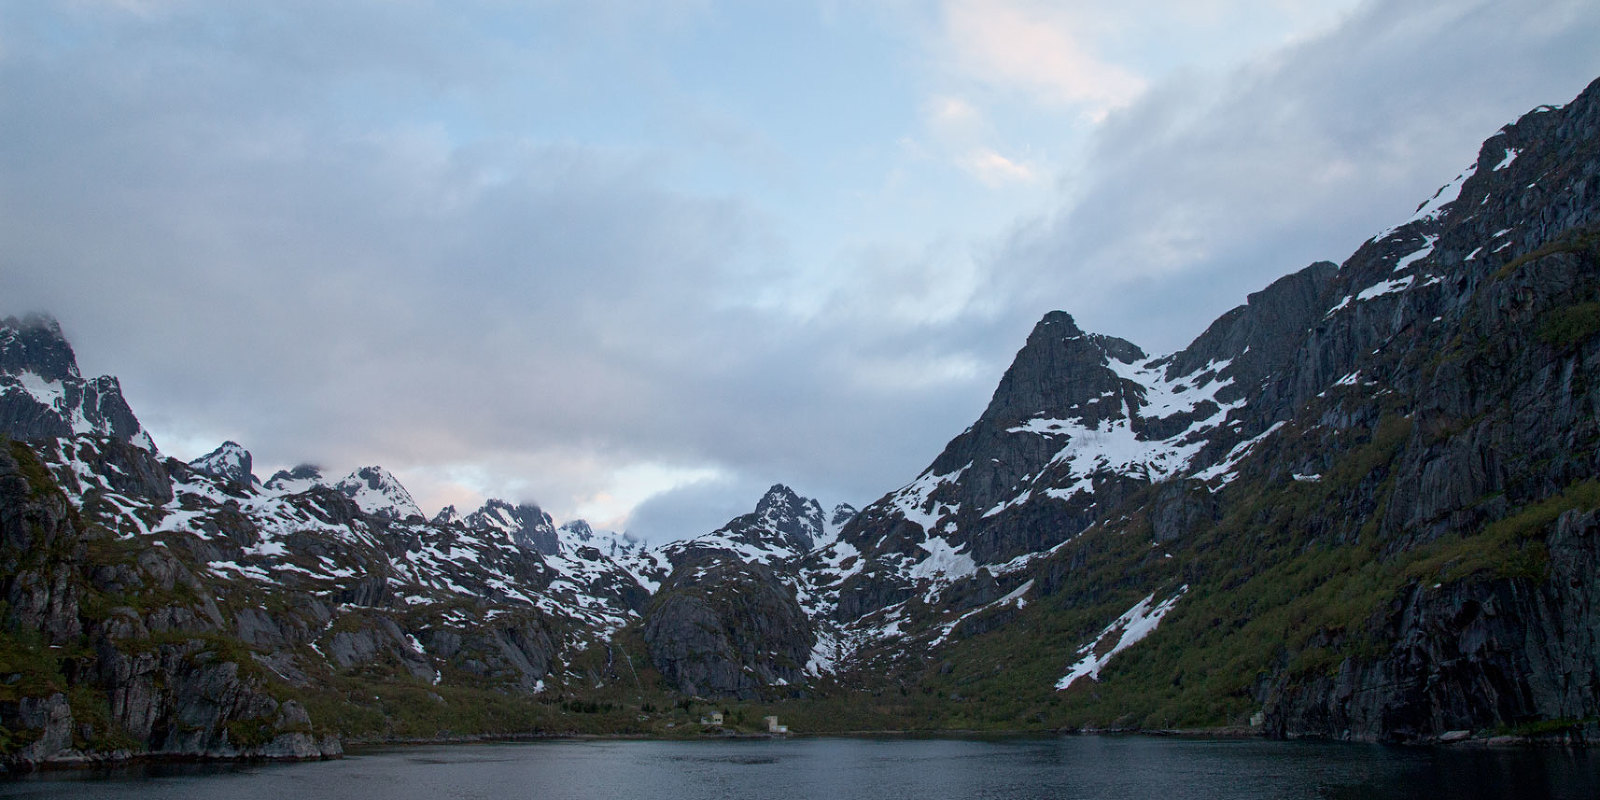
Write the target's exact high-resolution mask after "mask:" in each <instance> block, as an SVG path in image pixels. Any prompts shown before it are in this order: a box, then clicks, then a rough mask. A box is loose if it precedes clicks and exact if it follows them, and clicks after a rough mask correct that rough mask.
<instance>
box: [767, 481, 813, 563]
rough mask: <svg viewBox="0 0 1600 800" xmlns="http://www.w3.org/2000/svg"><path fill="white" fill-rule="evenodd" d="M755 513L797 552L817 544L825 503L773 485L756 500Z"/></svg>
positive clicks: (779, 485)
mask: <svg viewBox="0 0 1600 800" xmlns="http://www.w3.org/2000/svg"><path fill="white" fill-rule="evenodd" d="M756 516H757V517H759V518H760V520H761V522H762V524H763V525H764V527H765V528H766V529H767V530H768V531H771V532H772V533H775V534H777V535H778V536H780V537H782V539H783V540H784V541H786V542H787V543H788V544H789V546H790V547H792V548H793V549H794V550H795V551H796V552H800V553H804V552H806V551H808V550H810V549H811V548H812V547H814V546H815V544H816V540H817V539H818V538H819V537H820V536H821V535H822V533H823V530H824V523H823V520H824V517H823V515H822V505H821V504H820V503H818V502H817V501H815V500H812V499H810V498H805V497H801V496H800V495H798V494H795V492H794V490H793V489H790V488H789V487H787V486H784V485H783V484H781V483H780V484H774V485H773V486H772V488H770V489H768V490H767V493H766V494H765V495H762V497H761V500H760V501H759V502H757V503H756Z"/></svg>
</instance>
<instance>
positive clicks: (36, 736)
mask: <svg viewBox="0 0 1600 800" xmlns="http://www.w3.org/2000/svg"><path fill="white" fill-rule="evenodd" d="M114 543H115V537H114V535H112V534H109V533H107V532H105V531H92V530H86V529H85V527H84V526H83V524H82V523H81V522H80V520H79V517H78V515H77V513H76V512H75V510H74V509H73V508H72V507H71V505H69V503H68V500H67V497H66V495H65V494H64V493H62V492H61V490H60V489H59V488H58V487H57V486H56V484H55V482H54V481H53V480H52V479H51V477H50V475H49V472H48V471H47V469H46V468H45V465H44V464H43V463H42V462H40V461H39V460H38V459H37V457H36V456H35V455H34V453H33V452H32V451H31V450H29V449H28V448H26V447H23V446H21V445H17V444H14V443H13V444H9V445H8V447H7V449H6V450H5V451H0V575H3V578H0V592H3V594H4V597H5V599H6V608H5V611H4V615H3V619H0V623H3V625H4V632H3V633H0V640H3V644H4V646H5V651H6V652H5V656H6V657H5V661H6V666H5V671H6V673H7V678H8V679H7V681H6V686H7V688H6V691H5V692H4V694H3V696H0V724H3V730H4V736H5V741H4V742H3V743H0V745H3V747H0V749H3V751H4V753H3V756H0V757H3V759H4V761H5V762H6V763H8V764H11V765H16V764H28V763H38V762H43V761H54V762H62V761H87V760H93V759H97V758H105V757H107V756H108V755H111V756H115V755H116V754H117V752H118V751H122V752H125V753H126V752H133V751H139V752H145V753H150V754H155V755H164V756H208V757H268V758H314V757H322V756H328V755H337V754H338V753H339V752H340V747H339V740H338V739H337V738H336V737H328V736H317V735H315V733H314V730H313V728H312V725H311V720H310V718H309V716H308V715H307V713H306V710H305V708H304V707H302V706H301V705H299V704H298V703H296V702H294V701H292V700H290V701H281V700H279V699H277V698H275V697H273V696H272V695H271V693H270V692H268V691H267V689H266V685H265V684H266V681H265V680H264V678H263V676H262V671H261V667H260V666H259V665H258V664H257V663H255V662H254V661H253V660H251V659H250V658H248V657H241V654H240V653H239V652H238V651H237V650H235V649H233V648H231V647H229V646H228V644H227V643H226V642H219V641H218V638H217V637H218V635H219V634H225V633H226V629H225V628H224V624H225V620H224V618H223V615H222V614H221V613H220V612H219V611H218V608H217V606H216V604H215V603H214V602H213V601H212V600H211V599H210V597H209V596H208V595H206V594H205V593H204V592H203V590H204V586H203V584H202V582H201V581H200V580H199V579H198V578H197V577H196V576H195V575H194V574H193V573H191V572H190V571H189V570H188V569H187V568H186V567H185V566H184V565H183V564H182V563H181V562H180V561H179V560H178V559H175V558H173V557H171V556H169V555H166V554H163V553H161V552H160V551H156V550H148V551H144V552H140V553H137V554H129V556H130V557H128V558H126V559H122V558H104V557H103V555H104V553H103V551H104V550H105V549H107V548H114V547H115V544H114ZM95 556H101V557H95ZM153 594H161V595H164V596H167V597H170V598H173V600H172V601H170V602H169V603H168V604H164V605H159V606H149V605H145V604H144V603H141V602H139V601H138V599H143V598H148V597H150V596H151V595H153ZM136 598H138V599H136ZM33 637H41V639H40V640H39V641H38V643H39V644H43V645H45V648H44V649H42V650H41V649H35V647H36V646H37V645H35V640H34V638H33ZM30 645H32V646H30Z"/></svg>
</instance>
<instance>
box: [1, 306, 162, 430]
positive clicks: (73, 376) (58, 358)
mask: <svg viewBox="0 0 1600 800" xmlns="http://www.w3.org/2000/svg"><path fill="white" fill-rule="evenodd" d="M0 430H4V431H7V432H9V433H10V434H11V435H12V436H15V437H17V438H23V439H31V438H39V437H53V436H76V435H85V434H88V435H96V436H109V437H111V438H114V439H119V440H121V441H126V442H133V443H134V444H137V445H139V446H141V447H143V448H145V449H147V450H154V449H155V444H154V443H153V442H152V441H151V440H150V435H149V434H147V433H145V431H144V428H143V427H142V426H140V425H139V420H138V419H137V418H135V417H134V415H133V411H132V409H130V408H128V403H127V401H125V400H123V399H122V388H121V386H119V385H118V384H117V379H116V378H113V377H111V376H109V375H102V376H100V377H98V378H94V379H92V380H84V378H83V376H82V375H80V374H79V373H78V361H77V356H76V355H74V354H73V352H72V346H71V345H69V344H67V340H66V337H64V336H62V335H61V326H60V324H58V323H57V322H56V321H55V320H54V319H51V318H49V317H44V316H38V315H34V316H28V317H23V318H21V319H17V318H14V317H7V318H6V319H4V320H0Z"/></svg>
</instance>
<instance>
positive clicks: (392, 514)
mask: <svg viewBox="0 0 1600 800" xmlns="http://www.w3.org/2000/svg"><path fill="white" fill-rule="evenodd" d="M333 488H334V489H335V490H336V491H339V492H343V493H344V495H345V496H346V497H349V498H350V499H351V500H354V501H355V502H356V505H358V506H360V507H361V510H362V511H365V512H367V513H368V514H373V515H376V516H379V517H384V518H386V519H394V520H406V519H411V518H412V517H416V518H418V519H420V518H421V517H422V509H420V508H417V501H415V500H413V499H411V493H410V492H408V491H406V487H404V486H402V485H400V481H399V480H397V479H396V478H395V477H394V475H392V474H390V473H389V471H388V470H386V469H384V468H383V467H362V468H360V469H357V470H356V471H355V472H352V473H350V474H349V475H347V476H345V477H344V479H343V480H341V481H339V482H338V483H335V484H334V485H333Z"/></svg>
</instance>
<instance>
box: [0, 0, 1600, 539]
mask: <svg viewBox="0 0 1600 800" xmlns="http://www.w3.org/2000/svg"><path fill="white" fill-rule="evenodd" d="M1597 40H1600V4H1597V3H1594V2H1593V0H1522V1H1521V2H1483V1H1479V0H1415V1H1411V0H1401V1H1391V0H1368V1H1366V2H1358V1H1357V0H1318V1H1317V2H1305V1H1301V0H1124V2H1119V3H1115V4H1108V3H1103V2H1092V1H1091V0H1057V1H1056V2H1047V1H1045V0H854V1H853V2H844V1H843V0H792V2H776V1H774V2H755V1H754V0H750V1H748V2H737V3H736V2H720V1H719V0H529V2H512V1H511V0H465V1H462V0H452V2H443V0H438V1H437V2H435V1H432V0H351V1H350V2H329V1H328V0H273V2H257V3H246V2H237V3H236V2H222V1H221V0H0V313H3V314H18V313H22V312H26V311H30V310H45V311H48V312H50V313H53V314H54V315H56V317H57V318H59V319H60V320H61V322H62V324H63V326H64V327H65V329H66V331H67V334H68V336H69V337H70V338H71V339H72V341H73V343H74V345H75V347H76V348H77V351H78V356H79V360H80V362H81V364H82V365H83V368H84V371H85V372H86V373H89V374H103V373H110V374H115V375H117V376H119V377H120V378H121V380H122V385H123V388H124V392H125V394H126V395H127V396H128V399H129V401H130V403H131V404H132V405H133V407H134V410H135V411H136V412H137V413H138V414H139V415H140V417H141V419H142V420H143V421H144V422H145V423H146V426H147V427H149V428H150V429H151V430H152V432H153V434H154V436H155V437H156V440H157V443H158V444H159V445H160V446H161V447H162V448H163V450H164V451H166V452H168V453H170V454H172V455H176V456H178V457H180V458H186V459H187V458H193V457H195V456H198V455H200V454H202V453H204V452H206V451H207V450H209V449H211V448H212V447H213V446H215V445H216V444H217V443H218V442H220V441H222V440H223V439H234V440H237V441H239V442H240V443H242V444H244V445H245V446H246V447H248V448H249V449H251V451H252V452H253V453H254V454H255V456H256V461H257V465H258V473H259V474H261V475H262V477H266V475H267V474H268V473H269V472H270V471H271V470H273V469H276V468H279V467H283V466H289V465H292V464H295V463H299V462H303V461H310V462H315V463H318V464H321V465H323V466H324V467H325V468H326V469H327V470H328V471H330V472H334V473H340V474H342V473H344V472H347V471H349V470H351V469H353V468H355V467H357V466H361V465H364V464H382V465H384V466H386V467H388V468H390V469H391V470H393V471H394V472H395V473H396V474H397V475H399V476H400V478H401V479H402V480H403V481H404V482H405V483H406V485H407V486H408V487H409V488H410V489H411V490H412V492H413V493H414V494H415V495H416V496H417V498H418V500H419V501H420V502H421V504H422V505H423V506H424V510H425V511H427V512H429V513H432V512H433V511H434V510H435V509H437V508H438V507H440V506H442V505H443V504H445V503H456V504H458V505H463V506H473V507H475V506H476V504H477V503H478V502H480V501H481V500H482V499H483V498H484V497H485V496H497V497H504V498H507V499H512V500H522V501H527V500H531V501H536V502H538V503H540V504H541V505H543V506H544V507H545V508H546V509H547V510H548V511H550V512H551V513H552V514H554V515H555V516H556V517H557V519H558V520H567V519H572V518H574V517H585V518H588V519H589V520H591V521H592V522H595V523H597V524H599V525H603V526H608V527H613V528H617V529H629V530H632V531H633V532H635V533H638V534H641V535H644V536H647V537H650V538H653V539H656V540H662V539H667V538H672V537H677V536H683V535H692V534H696V533H700V532H704V531H705V530H709V529H710V528H713V527H715V526H716V525H718V524H720V523H721V522H723V521H725V520H726V519H727V518H729V517H730V516H732V515H734V514H737V513H741V512H743V511H746V510H748V509H749V508H751V507H752V505H753V504H754V501H755V500H756V498H757V497H758V496H759V495H760V493H761V491H762V490H764V489H765V487H766V486H768V485H769V484H772V483H775V482H784V483H788V484H790V485H792V486H794V487H795V488H796V489H797V490H799V491H801V492H803V493H806V494H809V495H813V496H817V497H819V498H821V499H823V500H824V501H825V502H828V503H830V504H831V503H832V502H837V501H848V502H852V503H855V504H857V505H862V504H865V503H866V502H870V501H871V500H873V499H875V498H876V497H877V496H879V495H880V494H882V493H883V492H885V491H888V490H891V489H894V488H896V487H897V486H899V485H901V484H903V483H905V482H907V481H909V480H910V479H911V478H912V477H914V476H915V474H916V473H917V471H919V470H920V469H921V468H922V467H923V466H925V465H926V464H927V463H928V462H929V461H930V460H931V459H932V457H933V456H934V455H936V454H937V452H938V451H939V449H940V448H941V447H942V446H943V444H944V442H945V441H947V440H948V439H949V438H950V437H951V436H953V435H954V434H956V433H958V432H959V431H960V430H961V429H962V428H963V427H965V426H966V425H967V424H968V423H970V422H971V421H972V420H973V419H974V418H975V417H976V416H977V414H978V413H979V412H980V411H981V410H982V408H983V405H984V404H985V402H986V401H987V399H988V396H989V393H990V392H991V391H992V390H993V388H994V386H995V383H996V382H997V381H998V379H999V376H1000V374H1001V373H1002V372H1003V371H1004V369H1005V367H1006V365H1007V364H1008V363H1009V360H1010V358H1011V356H1012V354H1014V352H1015V351H1016V349H1017V348H1018V347H1019V346H1020V345H1021V344H1022V341H1023V340H1024V338H1025V337H1026V335H1027V332H1028V330H1029V329H1030V328H1031V327H1032V325H1033V323H1034V322H1035V321H1036V320H1037V319H1038V318H1039V317H1040V316H1041V315H1043V314H1044V313H1045V312H1046V311H1049V310H1051V309H1057V308H1059V309H1064V310H1066V311H1069V312H1071V313H1072V314H1074V315H1075V316H1076V317H1077V318H1078V321H1079V323H1080V324H1081V325H1083V326H1084V327H1086V328H1089V329H1091V330H1096V331H1100V332H1105V333H1111V334H1115V335H1118V336H1122V337H1125V338H1128V339H1131V340H1133V341H1134V342H1136V343H1138V344H1140V345H1142V346H1144V347H1145V348H1146V349H1147V350H1149V351H1151V352H1152V353H1157V352H1168V351H1171V350H1174V349H1177V348H1179V347H1181V346H1183V345H1184V344H1185V343H1187V342H1188V341H1189V340H1190V339H1191V338H1193V337H1194V336H1195V335H1197V334H1198V333H1199V332H1200V331H1201V330H1202V329H1203V328H1204V326H1205V325H1206V324H1207V323H1208V322H1209V321H1210V320H1211V319H1213V318H1214V317H1216V316H1217V315H1218V314H1219V313H1221V312H1223V311H1225V310H1226V309H1227V308H1229V307H1231V306H1233V305H1236V304H1238V303H1240V302H1242V301H1243V298H1244V296H1245V294H1246V293H1247V292H1249V291H1252V290H1254V289H1256V288H1259V287H1261V286H1263V285H1265V284H1266V283H1267V282H1269V281H1270V280H1271V279H1273V278H1275V277H1277V276H1278V275H1280V274H1283V273H1285V272H1288V271H1291V270H1293V269H1297V268H1299V267H1301V266H1303V265H1304V264H1306V263H1309V262H1311V261H1314V260H1318V259H1324V258H1326V259H1331V260H1335V261H1340V260H1343V258H1344V257H1345V256H1347V255H1348V254H1349V253H1350V252H1351V251H1352V250H1353V249H1354V248H1355V247H1356V246H1357V245H1358V244H1359V243H1360V242H1361V241H1362V240H1363V239H1365V238H1366V237H1367V236H1369V235H1371V234H1372V233H1374V232H1376V231H1377V230H1378V229H1380V228H1382V227H1384V226H1386V225H1388V224H1392V223H1394V222H1397V221H1399V220H1401V219H1404V218H1405V217H1406V216H1408V215H1409V213H1410V212H1411V210H1412V209H1413V208H1415V206H1416V205H1417V204H1418V203H1419V202H1420V201H1422V200H1423V199H1425V198H1426V197H1428V196H1429V195H1431V194H1432V193H1433V191H1434V189H1436V188H1437V187H1438V186H1439V185H1440V184H1443V183H1444V182H1446V181H1447V180H1449V179H1450V178H1451V177H1453V176H1454V175H1455V174H1456V173H1457V172H1459V171H1460V168H1461V167H1462V166H1465V165H1466V164H1467V163H1469V162H1470V161H1471V160H1472V159H1473V158H1474V156H1475V153H1476V150H1477V145H1478V143H1479V142H1480V141H1481V140H1482V139H1484V138H1486V137H1487V136H1488V135H1490V134H1491V133H1493V132H1494V131H1495V129H1497V128H1498V127H1499V126H1500V125H1502V124H1504V123H1506V122H1509V121H1511V120H1513V119H1515V118H1516V117H1517V116H1518V115H1520V114H1521V113H1523V112H1525V111H1527V110H1529V109H1531V108H1532V107H1534V106H1536V105H1539V104H1543V103H1561V102H1565V101H1567V100H1569V99H1571V98H1572V97H1573V96H1574V95H1576V94H1577V93H1578V92H1579V91H1580V90H1582V89H1583V87H1584V86H1585V85H1586V84H1587V83H1588V82H1589V81H1590V80H1592V79H1594V78H1596V77H1597V76H1600V48H1597V47H1595V44H1594V43H1595V42H1596V41H1597Z"/></svg>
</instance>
